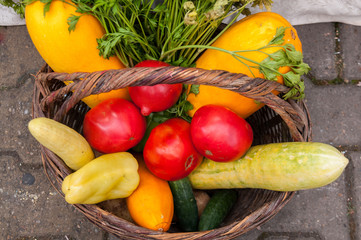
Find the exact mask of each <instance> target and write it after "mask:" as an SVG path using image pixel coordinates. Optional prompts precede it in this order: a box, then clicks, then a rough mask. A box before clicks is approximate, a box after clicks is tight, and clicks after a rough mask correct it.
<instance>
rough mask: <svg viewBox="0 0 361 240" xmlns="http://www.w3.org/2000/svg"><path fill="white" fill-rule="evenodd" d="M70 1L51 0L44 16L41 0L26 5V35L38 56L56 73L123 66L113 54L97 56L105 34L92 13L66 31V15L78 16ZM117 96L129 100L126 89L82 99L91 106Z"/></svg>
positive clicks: (100, 69) (93, 70) (82, 17)
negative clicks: (100, 41) (72, 29)
mask: <svg viewBox="0 0 361 240" xmlns="http://www.w3.org/2000/svg"><path fill="white" fill-rule="evenodd" d="M71 4H73V3H71V2H70V1H66V2H63V1H57V0H56V1H52V3H51V4H50V9H49V11H48V12H46V13H45V16H44V3H41V2H40V1H35V2H33V3H31V4H29V5H27V6H26V8H25V20H26V26H27V29H28V32H29V35H30V37H31V39H32V41H33V43H34V45H35V47H36V49H37V50H38V52H39V53H40V55H41V57H42V58H43V59H44V60H45V62H46V63H47V64H48V65H49V66H50V67H51V68H52V69H53V70H54V71H55V72H65V73H73V72H95V71H103V70H109V69H122V68H124V65H123V64H122V62H121V61H119V60H118V59H117V58H116V57H110V58H109V59H105V58H103V57H102V56H99V50H98V49H97V39H98V38H101V37H102V36H103V35H104V34H105V31H104V28H103V27H102V26H101V24H100V22H99V21H98V20H97V19H96V18H95V17H93V16H91V15H82V16H81V17H80V19H79V21H78V23H77V24H76V27H75V30H74V31H71V32H69V30H68V27H69V25H68V23H67V21H68V18H69V17H71V16H72V15H76V16H79V15H80V13H77V12H76V11H75V10H76V8H75V7H74V6H73V5H71ZM113 97H119V98H126V99H128V100H129V99H130V97H129V94H128V90H127V89H119V90H113V91H111V92H109V93H102V94H99V95H91V96H89V97H86V98H84V99H83V101H84V102H85V103H86V104H88V106H90V107H94V106H95V105H96V104H98V103H99V102H100V101H102V100H105V99H108V98H113Z"/></svg>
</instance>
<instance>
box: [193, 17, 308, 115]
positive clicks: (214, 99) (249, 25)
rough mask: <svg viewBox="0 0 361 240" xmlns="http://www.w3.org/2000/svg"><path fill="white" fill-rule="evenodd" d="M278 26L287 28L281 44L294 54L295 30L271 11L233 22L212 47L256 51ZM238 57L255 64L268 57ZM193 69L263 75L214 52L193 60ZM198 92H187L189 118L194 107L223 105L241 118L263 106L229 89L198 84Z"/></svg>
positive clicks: (256, 54)
mask: <svg viewBox="0 0 361 240" xmlns="http://www.w3.org/2000/svg"><path fill="white" fill-rule="evenodd" d="M279 27H288V28H287V29H286V31H285V36H284V38H283V39H284V40H285V41H284V43H283V44H287V43H289V44H293V45H294V47H295V49H296V50H297V51H300V52H302V45H301V41H300V39H299V38H298V35H297V32H296V30H295V29H294V28H293V27H292V25H291V24H290V23H289V22H288V21H287V20H286V19H285V18H283V17H282V16H280V15H279V14H276V13H272V12H261V13H257V14H253V15H250V16H248V17H245V18H243V19H242V20H240V21H238V22H236V23H234V24H233V25H232V26H231V27H230V28H229V29H228V30H226V31H225V32H224V33H223V34H222V35H221V36H220V37H219V38H218V39H217V40H216V41H215V42H214V44H213V45H212V46H214V47H218V48H222V49H226V50H230V51H235V50H252V49H258V48H260V47H263V46H265V45H267V44H268V43H269V42H270V41H271V40H272V39H273V37H274V36H275V34H276V30H277V28H279ZM280 49H281V48H280V47H272V48H267V49H264V50H263V51H264V52H266V53H269V54H270V53H274V52H276V51H278V50H280ZM239 54H240V55H242V56H244V57H247V58H249V59H252V60H254V61H257V62H262V61H263V60H264V59H265V58H267V57H268V56H267V55H266V54H264V53H260V52H255V51H254V52H242V53H239ZM244 62H245V63H246V64H248V65H251V66H254V65H255V64H254V63H251V62H248V61H244ZM196 66H197V67H198V68H203V69H208V70H225V71H229V72H233V73H243V74H246V75H248V76H249V77H261V78H263V75H262V74H261V73H260V72H259V70H258V69H255V68H251V69H249V68H248V67H247V66H246V65H244V64H242V63H241V62H239V61H238V60H236V59H235V58H234V57H232V56H231V55H230V54H227V53H224V52H221V51H218V50H211V49H208V50H206V51H205V52H204V53H203V54H202V55H201V56H200V58H199V59H198V60H197V62H196ZM289 70H290V68H289V67H281V69H279V71H280V72H281V73H286V72H288V71H289ZM251 71H252V72H251ZM278 81H279V82H280V83H283V79H282V78H281V77H279V78H278ZM199 90H200V93H199V94H197V95H195V94H193V93H191V94H190V95H189V96H188V101H190V102H191V103H192V104H193V106H194V109H193V110H191V111H190V112H189V115H190V116H193V115H194V113H195V111H196V110H197V109H198V108H200V107H201V106H204V105H207V104H218V105H222V106H226V107H228V108H230V109H232V110H233V111H235V112H236V113H237V114H238V115H239V116H241V117H243V118H246V117H248V116H250V115H251V114H253V113H254V112H255V111H257V110H258V109H260V108H261V107H262V106H263V105H262V104H259V103H257V102H255V101H254V100H253V99H250V98H246V97H243V96H241V95H240V94H238V93H235V92H232V91H229V90H224V89H220V88H217V87H212V86H205V85H201V86H200V88H199Z"/></svg>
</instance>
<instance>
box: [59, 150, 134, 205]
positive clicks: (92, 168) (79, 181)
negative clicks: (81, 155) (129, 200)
mask: <svg viewBox="0 0 361 240" xmlns="http://www.w3.org/2000/svg"><path fill="white" fill-rule="evenodd" d="M138 184H139V174H138V162H137V160H136V159H135V158H134V157H133V155H132V154H130V153H128V152H119V153H112V154H105V155H102V156H100V157H98V158H96V159H94V160H93V161H91V162H89V163H88V164H86V165H85V166H84V167H82V168H80V169H79V170H77V171H76V172H74V173H71V174H69V175H68V176H66V177H65V179H64V181H63V184H62V191H63V193H64V194H65V200H66V201H67V202H68V203H70V204H96V203H99V202H102V201H105V200H110V199H116V198H126V197H128V196H130V195H131V194H132V193H133V191H134V190H135V189H136V188H137V187H138Z"/></svg>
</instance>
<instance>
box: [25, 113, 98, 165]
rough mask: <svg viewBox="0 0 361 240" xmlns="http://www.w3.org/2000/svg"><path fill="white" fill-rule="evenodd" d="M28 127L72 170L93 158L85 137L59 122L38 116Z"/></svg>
mask: <svg viewBox="0 0 361 240" xmlns="http://www.w3.org/2000/svg"><path fill="white" fill-rule="evenodd" d="M28 128H29V131H30V133H31V134H32V135H33V136H34V138H35V139H36V140H37V141H38V142H39V143H40V144H41V145H43V146H44V147H46V148H48V149H49V150H50V151H52V152H53V153H55V154H56V155H58V156H59V157H60V158H61V159H62V160H63V161H64V162H65V164H66V165H67V166H68V167H70V168H71V169H73V170H78V169H79V168H81V167H82V166H84V165H85V164H87V163H88V162H90V161H91V160H93V159H94V153H93V150H92V149H91V147H90V145H89V143H88V142H87V141H86V140H85V138H84V137H83V136H82V135H80V134H79V133H78V132H76V131H75V130H74V129H72V128H70V127H68V126H66V125H64V124H62V123H60V122H57V121H55V120H52V119H50V118H45V117H40V118H35V119H33V120H31V121H30V122H29V124H28Z"/></svg>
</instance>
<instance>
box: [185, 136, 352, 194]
mask: <svg viewBox="0 0 361 240" xmlns="http://www.w3.org/2000/svg"><path fill="white" fill-rule="evenodd" d="M347 164H348V159H347V158H345V157H344V155H343V154H342V153H341V152H339V151H338V150H337V149H336V148H335V147H333V146H331V145H328V144H325V143H316V142H287V143H271V144H266V145H258V146H254V147H251V148H250V149H249V150H248V152H247V153H246V154H245V155H244V156H243V157H242V158H240V159H238V160H236V161H233V162H227V163H220V162H214V161H211V160H209V159H204V160H203V162H202V163H201V165H200V166H198V167H197V168H196V169H195V170H193V172H192V173H191V174H190V175H189V176H188V178H189V180H190V181H191V183H192V187H193V188H194V189H228V188H260V189H268V190H274V191H297V190H302V189H311V188H317V187H322V186H325V185H327V184H329V183H331V182H333V181H335V180H336V179H337V178H338V177H339V176H340V175H341V174H342V172H343V170H344V169H345V167H346V166H347Z"/></svg>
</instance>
